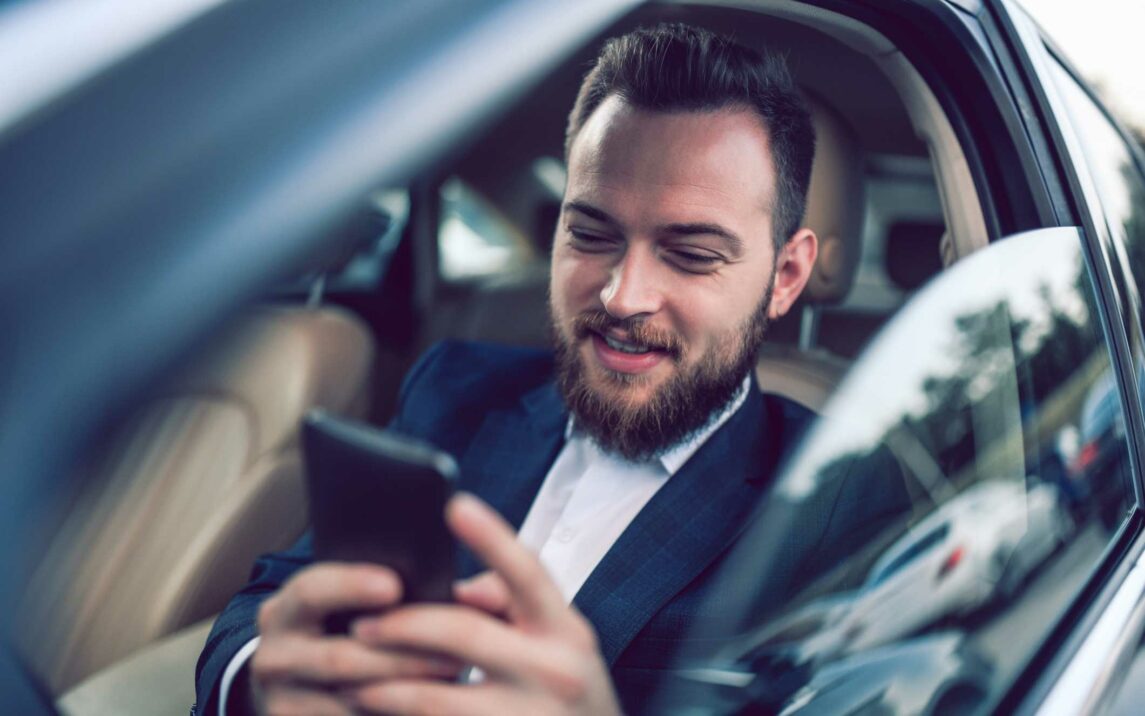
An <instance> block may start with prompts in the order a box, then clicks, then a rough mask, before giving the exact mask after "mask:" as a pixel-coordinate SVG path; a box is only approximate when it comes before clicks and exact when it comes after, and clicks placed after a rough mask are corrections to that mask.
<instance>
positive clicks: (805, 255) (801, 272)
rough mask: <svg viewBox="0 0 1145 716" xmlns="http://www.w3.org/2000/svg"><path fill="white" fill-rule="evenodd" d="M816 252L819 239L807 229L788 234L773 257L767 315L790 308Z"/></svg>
mask: <svg viewBox="0 0 1145 716" xmlns="http://www.w3.org/2000/svg"><path fill="white" fill-rule="evenodd" d="M818 256H819V239H818V238H817V237H816V236H815V232H814V231H812V230H811V229H800V230H799V231H796V232H795V233H794V234H792V235H791V238H790V239H788V240H787V243H786V244H784V245H783V248H782V249H780V250H779V256H778V257H777V258H776V261H775V285H774V286H773V287H772V290H771V303H769V304H768V306H767V316H768V318H770V319H772V320H775V319H776V318H779V317H780V316H782V315H784V314H785V313H787V312H788V311H789V310H791V306H792V305H793V304H794V303H795V299H797V298H799V294H801V293H802V292H803V287H804V286H806V285H807V281H808V280H809V279H810V278H811V269H812V268H813V267H814V266H815V259H816V257H818Z"/></svg>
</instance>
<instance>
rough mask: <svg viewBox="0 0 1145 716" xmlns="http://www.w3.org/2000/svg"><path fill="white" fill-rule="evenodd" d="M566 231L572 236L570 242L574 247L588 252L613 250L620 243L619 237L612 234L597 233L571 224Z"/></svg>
mask: <svg viewBox="0 0 1145 716" xmlns="http://www.w3.org/2000/svg"><path fill="white" fill-rule="evenodd" d="M566 231H568V233H569V236H570V237H571V239H570V241H569V243H570V244H571V245H572V247H573V248H574V249H577V250H578V251H584V252H586V253H600V252H604V251H611V250H612V249H613V247H615V246H616V245H617V244H618V243H619V241H618V240H617V239H615V238H613V237H611V236H604V235H603V234H596V233H593V232H590V231H585V230H584V229H578V228H574V227H571V226H570V227H567V229H566Z"/></svg>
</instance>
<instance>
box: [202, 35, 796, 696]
mask: <svg viewBox="0 0 1145 716" xmlns="http://www.w3.org/2000/svg"><path fill="white" fill-rule="evenodd" d="M813 152H814V134H813V130H812V127H811V122H810V118H809V115H808V112H807V110H806V108H805V107H804V105H803V103H802V101H801V100H800V98H799V96H798V93H797V91H796V89H795V86H794V84H793V82H792V81H791V79H790V77H789V76H788V74H787V72H786V69H785V68H784V67H783V66H782V64H781V63H779V62H777V61H775V60H774V59H770V58H765V57H761V56H760V55H758V54H757V53H755V52H754V51H752V50H749V49H746V48H744V47H742V46H739V45H736V44H734V43H732V42H731V41H729V40H727V39H724V38H720V37H717V36H715V35H713V34H711V33H708V32H706V31H703V30H698V29H695V28H689V27H684V26H679V25H674V26H661V27H657V28H655V29H651V30H640V31H637V32H634V33H631V34H629V35H626V36H624V37H620V38H617V39H614V40H611V41H610V42H608V43H607V44H606V45H605V47H604V48H603V50H602V51H601V53H600V56H599V57H598V59H597V63H596V65H595V67H594V68H593V69H592V70H591V72H590V73H589V74H588V76H587V77H586V78H585V80H584V83H583V85H582V87H581V89H580V92H579V94H578V97H577V100H576V104H575V106H574V107H573V110H572V113H571V115H570V118H569V126H568V133H567V140H566V158H567V161H568V170H569V173H568V186H567V188H566V191H565V196H564V201H563V204H562V211H561V216H560V220H559V223H558V226H557V228H556V234H555V239H554V247H553V258H552V283H551V290H550V300H551V312H552V318H553V328H554V336H555V344H556V350H555V357H554V356H550V355H547V354H540V353H534V352H529V351H521V350H515V349H500V348H492V347H488V346H468V345H457V344H443V345H441V346H438V347H436V348H435V349H434V350H432V351H431V352H430V353H429V354H427V355H426V356H425V357H424V358H423V359H422V360H421V362H420V363H419V364H418V366H417V367H415V368H414V369H413V371H411V374H410V375H409V376H408V377H407V380H406V384H405V386H404V387H403V392H402V399H401V405H400V408H399V411H398V415H397V417H396V418H395V421H394V424H393V426H392V427H393V428H395V429H397V430H400V431H403V432H406V433H409V434H412V435H414V436H417V437H421V438H423V439H427V440H429V441H431V442H433V443H435V444H437V445H438V446H440V447H441V448H443V449H445V450H447V451H449V452H451V453H453V454H454V455H455V456H456V457H457V458H458V461H459V463H460V467H461V474H462V480H461V487H462V488H463V489H464V490H466V491H468V492H471V493H474V494H476V495H479V496H480V497H481V498H482V499H483V500H485V501H487V502H488V503H490V504H491V505H492V506H493V507H494V508H495V511H494V510H490V509H489V508H488V507H486V506H485V505H484V504H482V503H481V502H479V501H478V500H476V499H474V498H472V497H467V496H462V497H459V498H458V499H455V500H454V501H453V502H452V503H451V504H450V506H449V509H448V510H447V521H448V523H449V524H450V527H451V528H452V529H453V531H454V532H455V534H456V535H457V537H458V538H459V540H460V541H461V542H462V543H463V544H464V545H466V546H467V547H468V548H469V549H470V550H471V551H472V553H473V554H474V555H475V556H476V557H477V559H478V560H479V561H480V562H481V563H482V564H484V566H486V567H488V568H489V570H490V571H489V572H487V573H485V574H484V575H482V576H480V577H477V578H476V579H473V580H470V581H468V582H463V583H461V584H459V585H458V587H457V590H456V602H457V603H456V604H451V605H413V606H401V607H398V606H397V604H398V603H399V601H400V593H401V585H400V583H399V582H398V580H397V579H396V577H395V576H394V575H393V574H392V573H391V572H390V571H389V570H386V569H385V568H383V567H378V566H371V565H345V564H310V553H309V542H308V541H307V540H306V539H305V538H304V540H303V541H302V542H301V543H300V544H299V545H297V546H296V547H295V548H294V549H293V550H291V551H290V552H287V553H284V554H281V555H274V556H271V557H267V558H264V559H262V560H260V562H259V564H258V566H257V567H256V571H255V578H254V581H253V582H252V583H251V584H250V585H248V587H247V588H246V589H245V590H244V591H243V592H242V593H240V595H238V596H237V597H236V598H235V600H233V601H232V603H231V605H229V606H228V608H227V610H226V611H225V612H224V613H223V615H222V616H221V617H220V619H219V621H218V623H217V624H216V625H215V629H214V631H213V632H212V634H211V637H210V638H209V640H208V643H207V646H206V649H205V650H204V653H203V656H202V658H201V659H200V664H199V672H198V689H199V691H198V694H199V699H200V704H201V705H202V706H203V707H205V708H204V709H203V712H206V711H208V710H210V709H211V708H214V707H215V705H217V704H219V703H220V699H222V700H223V701H225V703H226V706H227V708H228V713H230V712H232V711H240V710H242V711H245V710H246V709H247V708H249V707H251V706H253V707H254V708H255V709H256V710H265V711H267V712H270V713H338V714H340V713H347V714H348V713H375V712H377V713H421V712H424V711H430V712H456V711H474V712H488V713H549V712H568V713H610V712H618V711H619V710H620V709H621V708H622V707H623V708H624V709H625V710H627V711H633V710H638V709H639V708H640V707H641V706H642V705H643V704H644V703H645V700H646V698H647V696H648V694H649V692H650V689H651V688H652V687H653V686H654V685H655V677H656V674H657V673H658V671H659V670H661V669H663V668H665V667H667V666H668V665H669V664H670V663H671V659H672V656H673V654H674V653H675V651H676V648H677V647H678V645H679V640H680V639H681V638H682V637H683V632H684V631H685V630H686V629H687V627H688V625H689V624H691V623H692V622H693V621H694V620H695V619H696V618H699V617H701V616H702V613H701V610H702V608H703V604H704V603H705V599H704V597H705V596H706V594H707V591H708V590H709V589H710V587H711V584H712V581H713V580H711V579H710V575H711V574H712V572H714V571H715V569H714V565H716V563H717V562H718V560H719V559H720V557H721V556H722V555H724V554H725V553H726V552H727V550H728V548H729V546H730V545H731V544H732V542H733V541H734V540H735V538H736V537H737V536H738V534H739V533H740V531H741V530H742V529H743V527H744V523H745V521H746V519H747V517H748V515H749V514H750V512H751V510H752V507H753V506H754V504H755V503H756V502H757V501H758V498H759V497H760V496H761V495H762V494H763V490H764V489H765V487H766V485H767V483H768V481H769V479H770V477H771V476H772V473H773V471H774V469H775V466H776V463H777V462H778V461H779V459H780V457H781V455H782V453H783V450H784V448H785V447H787V446H789V445H790V444H791V443H792V442H793V441H794V438H795V437H796V436H797V435H798V434H799V433H800V432H801V430H802V429H803V427H804V425H805V424H806V422H807V420H808V414H807V413H806V411H804V410H802V409H801V408H799V407H797V406H795V405H794V404H792V403H790V402H788V401H785V400H783V399H780V398H777V397H775V396H764V395H762V394H760V393H759V391H758V390H756V389H754V387H753V384H752V378H751V372H752V368H753V366H754V364H755V359H756V352H757V350H758V347H759V343H760V341H761V340H762V338H763V334H764V331H765V328H766V326H767V323H768V321H769V320H772V319H775V318H777V317H779V316H781V315H783V314H784V313H785V312H786V311H788V310H789V309H790V308H791V306H792V304H793V303H794V302H795V300H796V299H797V298H798V296H799V294H800V292H801V291H802V289H803V287H804V285H805V283H806V282H807V280H808V276H809V274H810V271H811V267H812V265H813V264H814V261H815V257H816V251H817V243H816V238H815V235H814V234H813V233H812V232H811V231H810V230H808V229H805V228H800V222H801V220H802V215H803V209H804V204H805V201H806V193H807V187H808V183H809V179H810V172H811V163H812V155H813ZM497 513H500V515H501V516H500V517H499V516H498V514H497ZM514 528H519V540H518V539H517V538H515V537H514V535H513V529H514ZM534 553H536V554H537V556H534ZM480 566H481V565H480V564H477V563H475V562H472V561H471V562H469V563H466V564H464V566H463V568H462V572H463V574H464V575H471V574H475V573H476V572H477V571H478V569H479V568H480ZM570 602H571V604H572V606H571V607H570V606H569V604H570ZM349 608H353V609H364V610H370V611H376V612H377V616H374V617H368V618H362V619H359V620H358V621H357V622H356V623H355V625H354V627H353V629H352V631H351V634H350V635H348V636H331V635H327V634H325V633H324V632H323V630H322V623H323V619H324V617H325V616H326V615H327V614H328V613H331V612H334V611H340V610H344V609H349ZM256 613H257V622H258V628H257V632H256V630H255V627H254V624H253V622H254V619H255V614H256ZM256 633H257V634H259V635H260V636H259V638H258V639H254V640H252V637H255V635H256ZM252 654H253V656H252ZM464 665H474V666H476V667H477V668H478V669H479V670H480V677H479V678H477V679H470V680H469V682H468V683H458V682H457V681H456V677H457V675H458V673H459V671H460V670H461V668H462V667H463V666H464Z"/></svg>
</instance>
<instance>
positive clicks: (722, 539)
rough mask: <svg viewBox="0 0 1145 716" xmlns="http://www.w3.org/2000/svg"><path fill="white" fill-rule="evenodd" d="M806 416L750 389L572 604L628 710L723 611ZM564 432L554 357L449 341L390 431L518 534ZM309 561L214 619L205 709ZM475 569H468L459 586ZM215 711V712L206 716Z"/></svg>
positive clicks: (259, 571) (283, 559) (273, 561)
mask: <svg viewBox="0 0 1145 716" xmlns="http://www.w3.org/2000/svg"><path fill="white" fill-rule="evenodd" d="M811 417H812V416H811V414H810V413H809V412H808V411H807V410H806V409H804V408H802V407H800V406H798V405H797V404H795V403H792V402H790V401H788V400H785V399H783V398H779V397H777V396H772V395H764V394H762V393H760V392H759V391H758V390H752V391H750V394H749V396H748V398H747V400H746V401H745V402H744V404H743V406H742V407H741V408H740V409H739V410H738V411H736V413H735V414H734V415H733V416H732V417H731V418H730V419H729V420H728V421H727V422H726V423H725V424H724V425H723V426H722V427H721V428H720V429H719V430H718V431H717V432H716V433H714V434H713V435H712V436H711V437H710V438H709V439H708V440H707V442H705V443H704V445H703V446H702V447H701V448H700V449H699V450H698V451H697V452H696V453H695V455H693V456H692V458H691V459H690V460H689V461H688V462H687V463H686V464H685V465H684V466H683V467H681V468H680V470H679V471H678V472H677V473H676V474H675V475H674V476H673V477H672V478H671V479H670V480H669V481H668V483H667V484H666V485H665V486H664V487H663V488H661V489H660V491H659V492H657V493H656V495H655V496H654V497H653V498H652V499H651V500H650V501H649V502H648V504H647V505H646V506H645V507H644V509H643V510H641V512H640V513H639V514H638V515H637V516H636V518H635V519H634V520H633V521H632V523H631V524H630V525H629V527H628V528H627V529H626V530H625V531H624V533H623V534H622V535H621V536H620V538H619V539H618V540H617V541H616V543H615V544H614V545H613V547H612V549H611V550H610V551H609V552H608V553H607V554H606V555H605V557H604V558H603V560H602V561H601V562H600V564H599V565H598V566H597V567H596V569H595V570H594V571H593V572H592V574H591V575H590V576H589V578H588V580H587V581H586V582H585V584H584V586H583V587H581V589H580V591H579V592H578V593H577V595H576V598H575V600H574V603H575V604H576V606H577V607H578V608H579V609H580V611H581V612H582V613H583V614H584V615H585V617H587V618H588V619H589V620H590V621H591V622H592V624H593V625H594V626H595V628H596V631H597V634H598V637H599V640H600V647H601V651H602V653H603V656H604V659H605V660H606V661H607V663H608V664H609V666H610V668H611V673H612V677H613V680H614V683H615V685H616V689H617V692H618V694H619V695H620V697H621V700H622V702H623V704H624V706H625V708H626V710H628V711H630V712H635V711H639V710H640V708H641V707H642V706H643V705H645V704H646V703H647V697H648V696H649V691H650V690H651V689H652V687H653V686H654V684H655V682H656V679H657V677H658V675H659V674H660V673H661V672H662V670H663V669H665V668H666V667H667V666H669V665H670V664H671V662H672V660H673V658H674V656H675V655H676V654H677V652H678V650H679V649H680V647H681V641H682V640H683V639H684V638H685V637H686V634H687V632H688V631H689V628H690V627H691V626H692V625H693V624H694V623H695V621H696V620H697V619H700V618H703V617H704V616H706V615H705V614H704V610H718V609H720V608H721V607H720V601H721V600H719V599H710V598H707V597H709V596H710V595H709V594H708V593H707V592H709V591H710V588H711V587H712V585H713V584H715V583H716V581H717V580H714V579H710V577H711V575H712V574H713V572H715V571H716V567H717V566H718V563H719V561H720V560H721V558H722V557H723V556H724V555H725V554H726V553H727V552H728V548H729V547H730V545H731V544H732V543H733V541H734V540H735V539H736V537H737V536H738V535H739V534H740V533H741V532H742V531H743V529H744V527H745V525H746V522H747V518H748V516H749V515H750V514H751V513H752V511H753V509H754V507H755V506H756V505H757V503H758V501H759V498H760V497H761V496H762V495H763V493H764V489H765V487H766V486H767V485H768V483H769V482H770V480H771V478H772V475H773V473H774V472H775V470H776V467H777V465H778V463H779V462H780V460H781V459H782V457H783V454H784V451H785V449H786V448H788V447H789V446H791V445H793V444H794V443H796V442H797V440H796V438H797V437H798V435H799V434H800V433H801V432H802V431H803V430H804V428H805V427H806V425H807V424H808V423H809V422H810V419H811ZM567 420H568V412H567V409H566V407H565V405H564V403H563V401H562V399H561V397H560V394H559V393H558V391H557V389H556V386H555V384H554V382H553V365H552V356H551V354H549V353H545V352H539V351H533V350H524V349H516V348H505V347H494V346H488V345H476V344H459V343H443V344H439V345H437V346H436V347H434V348H433V349H432V350H430V351H429V352H428V353H427V354H426V355H425V356H424V357H423V358H422V359H421V360H420V361H419V363H418V364H417V365H416V366H415V367H414V368H413V370H412V371H411V372H410V374H409V375H408V376H407V378H406V381H405V384H404V385H403V388H402V392H401V397H400V400H399V408H398V413H397V416H396V418H395V419H394V422H393V423H392V425H391V427H392V428H393V429H396V430H399V431H401V432H404V433H406V434H409V435H412V436H415V437H418V438H422V439H424V440H427V441H429V442H431V443H433V444H435V445H437V446H438V447H440V448H442V449H444V450H446V451H448V452H450V453H451V454H453V455H454V456H455V457H456V458H457V461H458V464H459V466H460V471H461V483H460V488H461V489H464V490H467V491H469V492H473V493H475V494H477V495H479V496H480V497H482V498H483V499H484V500H486V501H487V502H489V503H490V504H491V505H492V506H493V507H494V508H495V509H497V510H498V512H500V513H501V514H502V515H503V516H504V517H505V518H506V519H507V520H508V521H509V522H510V523H511V524H513V525H514V526H515V527H518V528H519V527H520V525H521V523H522V522H523V521H524V519H525V515H526V513H527V512H528V510H529V507H530V505H531V504H532V502H533V499H534V497H535V495H536V493H537V491H538V489H539V488H540V486H541V483H542V481H543V480H544V478H545V476H546V474H547V473H548V470H549V468H550V466H551V465H552V463H553V461H554V460H555V459H556V456H557V453H558V452H559V451H560V449H561V447H562V445H563V442H564V433H565V426H566V423H567ZM310 559H311V554H310V543H309V539H308V537H303V539H302V540H301V541H300V542H299V543H298V544H297V545H295V546H294V547H293V548H291V549H290V550H289V551H286V552H283V553H278V554H273V555H269V556H264V557H262V558H260V559H259V560H258V562H257V563H256V564H255V567H254V570H253V572H252V579H251V582H250V584H248V585H247V587H246V588H245V589H243V591H242V592H240V593H239V594H238V595H237V596H236V597H235V598H234V599H233V600H232V601H231V602H230V604H229V605H228V606H227V608H226V609H225V610H224V612H223V613H222V615H220V617H219V619H218V621H217V622H216V623H215V626H214V629H213V630H212V632H211V634H210V636H209V638H208V640H207V644H206V646H205V648H204V651H203V653H202V656H201V657H200V659H199V664H198V669H197V694H198V697H199V703H200V704H211V703H212V702H213V700H214V699H217V689H218V685H219V681H220V679H221V676H222V673H223V670H224V669H225V668H226V665H227V663H228V662H229V661H230V660H231V658H232V657H233V656H234V654H235V653H236V652H237V651H238V649H239V648H241V647H242V645H243V644H245V643H246V642H248V641H249V640H250V639H251V638H253V637H254V636H255V635H256V627H255V615H256V612H257V610H258V606H259V604H260V603H261V602H262V600H263V599H265V598H266V597H267V596H268V595H269V594H271V593H272V592H273V591H275V590H276V589H277V588H278V587H279V586H280V585H281V584H282V583H283V582H284V581H285V580H286V579H288V578H289V577H290V576H291V575H292V574H293V573H294V572H295V571H296V570H298V569H299V568H301V567H304V566H306V565H307V564H309V562H310ZM480 569H481V566H480V565H479V564H477V563H476V562H475V561H474V560H473V559H472V558H471V557H466V556H463V557H462V561H461V567H460V571H461V573H462V575H463V576H466V575H470V574H473V573H476V572H478V571H480ZM712 616H718V615H712ZM212 697H213V698H212ZM208 712H213V708H210V709H202V710H201V711H200V713H204V714H205V713H208Z"/></svg>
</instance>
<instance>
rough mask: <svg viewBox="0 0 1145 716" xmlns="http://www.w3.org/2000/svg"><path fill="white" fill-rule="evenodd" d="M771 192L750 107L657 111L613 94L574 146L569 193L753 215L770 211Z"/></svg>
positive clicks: (732, 216) (644, 206) (759, 127)
mask: <svg viewBox="0 0 1145 716" xmlns="http://www.w3.org/2000/svg"><path fill="white" fill-rule="evenodd" d="M774 191H775V172H774V169H773V166H772V159H771V151H770V146H769V142H768V138H767V133H766V131H765V130H764V127H763V123H762V120H760V119H759V118H758V117H757V116H756V115H755V114H754V113H753V112H751V111H750V110H748V109H745V108H739V107H727V108H722V109H718V110H710V111H684V112H655V111H648V110H642V109H638V108H636V107H633V106H632V105H630V104H628V103H627V102H625V101H624V100H623V99H621V98H619V97H617V96H612V97H609V98H608V99H606V100H605V101H604V102H602V103H601V105H600V107H598V108H597V110H596V111H595V112H594V113H593V114H592V116H591V117H590V118H589V120H588V121H587V122H586V123H585V125H584V127H583V128H582V129H581V131H580V133H579V134H578V135H577V137H576V139H575V140H574V142H573V144H572V146H571V148H570V151H569V185H568V192H567V195H566V198H568V199H570V200H587V201H590V202H607V203H608V204H610V205H622V206H628V207H630V208H632V209H634V210H639V211H642V212H648V211H649V210H653V209H656V210H664V211H669V212H677V213H687V212H688V211H696V212H701V213H703V212H708V213H711V212H717V213H720V214H723V215H724V216H723V220H724V221H737V220H738V221H748V220H756V219H759V218H764V219H766V218H769V217H770V212H771V206H772V199H773V197H774ZM615 208H622V207H615ZM606 210H608V209H606ZM671 218H672V219H673V220H698V219H703V220H714V219H716V218H720V217H715V216H706V217H694V216H692V217H686V216H674V217H671Z"/></svg>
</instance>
